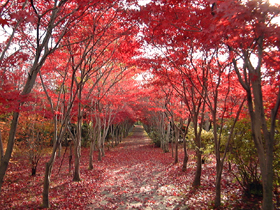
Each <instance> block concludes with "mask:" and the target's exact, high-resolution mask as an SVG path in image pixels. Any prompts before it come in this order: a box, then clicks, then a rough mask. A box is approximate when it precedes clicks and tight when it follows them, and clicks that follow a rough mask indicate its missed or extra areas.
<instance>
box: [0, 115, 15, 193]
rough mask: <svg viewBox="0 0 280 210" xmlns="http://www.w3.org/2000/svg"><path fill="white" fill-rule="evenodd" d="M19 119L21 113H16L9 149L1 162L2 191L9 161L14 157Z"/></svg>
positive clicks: (0, 187)
mask: <svg viewBox="0 0 280 210" xmlns="http://www.w3.org/2000/svg"><path fill="white" fill-rule="evenodd" d="M18 118H19V112H14V113H13V119H12V124H11V127H10V133H9V140H8V145H7V149H6V152H5V155H4V157H3V158H2V160H1V165H0V190H1V189H2V185H3V182H4V177H5V174H6V171H7V168H8V164H9V161H10V159H11V156H12V152H13V148H14V143H15V135H16V130H17V125H18ZM0 192H1V191H0Z"/></svg>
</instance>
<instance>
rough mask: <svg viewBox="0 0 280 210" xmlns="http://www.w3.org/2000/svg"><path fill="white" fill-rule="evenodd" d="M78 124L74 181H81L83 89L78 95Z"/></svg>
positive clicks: (75, 143)
mask: <svg viewBox="0 0 280 210" xmlns="http://www.w3.org/2000/svg"><path fill="white" fill-rule="evenodd" d="M78 99H79V104H78V122H77V133H76V139H75V141H74V146H75V148H74V155H75V169H74V176H73V181H77V182H79V181H81V174H80V158H81V138H82V123H83V111H82V105H81V102H80V101H81V99H82V87H80V89H79V93H78Z"/></svg>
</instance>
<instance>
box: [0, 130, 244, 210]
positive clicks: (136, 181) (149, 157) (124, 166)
mask: <svg viewBox="0 0 280 210" xmlns="http://www.w3.org/2000/svg"><path fill="white" fill-rule="evenodd" d="M189 153H191V151H189ZM88 156H89V149H88V148H82V157H81V176H82V181H80V182H73V181H72V174H69V172H68V161H67V160H64V162H63V164H62V168H61V171H60V173H59V174H57V172H58V168H59V165H60V163H61V161H62V158H58V159H57V160H56V162H55V165H54V170H53V173H52V177H51V186H50V202H51V208H50V209H93V210H101V209H119V210H123V209H145V210H151V209H166V210H169V209H176V210H184V209H212V205H213V200H214V196H215V194H214V192H215V189H214V186H215V185H214V183H215V176H214V174H215V163H214V162H211V163H209V164H205V165H203V170H202V180H201V187H199V188H198V189H196V190H193V189H192V188H191V184H192V181H193V178H194V173H195V158H194V155H193V154H190V157H192V158H190V160H189V163H188V169H187V171H186V172H182V170H181V168H182V164H180V163H179V164H173V158H172V155H171V152H170V153H163V152H162V150H161V149H160V148H155V147H154V146H153V144H152V143H151V140H150V139H149V138H148V137H147V135H146V134H145V133H144V130H143V127H142V126H135V128H134V132H133V135H131V136H129V137H127V138H126V139H124V140H123V142H122V143H121V144H120V145H119V146H117V147H115V148H112V149H110V150H109V151H106V155H105V157H104V158H103V160H102V161H97V154H96V153H95V154H94V160H95V162H94V169H93V170H88V158H89V157H88ZM213 159H214V158H213ZM47 160H48V157H47V156H46V157H44V159H43V161H41V162H40V164H39V166H38V169H37V170H38V172H37V173H38V175H37V176H36V177H31V176H29V173H30V169H29V168H28V164H20V163H16V164H15V163H13V162H12V163H11V164H10V166H9V167H10V170H9V172H8V174H7V176H6V177H5V182H4V185H3V190H2V195H1V197H0V209H3V210H4V209H38V208H39V207H40V205H41V202H42V188H43V175H44V163H45V162H46V161H47ZM179 160H180V161H181V162H182V160H183V151H182V149H181V150H180V151H179ZM14 161H15V162H16V161H23V162H24V161H26V160H25V159H24V158H23V159H17V160H14ZM18 171H20V173H17V172H18ZM224 177H226V179H224V181H223V182H222V184H223V185H222V189H223V191H222V207H221V209H246V207H244V204H243V203H242V201H241V200H242V197H241V196H242V193H241V190H240V187H239V185H238V184H237V183H236V182H232V180H233V178H232V176H231V175H230V174H229V173H225V176H224ZM243 207H244V208H243ZM249 207H250V205H249Z"/></svg>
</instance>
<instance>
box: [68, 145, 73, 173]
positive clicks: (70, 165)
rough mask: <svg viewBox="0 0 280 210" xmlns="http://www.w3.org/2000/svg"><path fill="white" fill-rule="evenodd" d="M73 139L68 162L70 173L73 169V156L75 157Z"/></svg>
mask: <svg viewBox="0 0 280 210" xmlns="http://www.w3.org/2000/svg"><path fill="white" fill-rule="evenodd" d="M72 142H73V140H72V141H70V146H69V164H68V166H69V167H68V169H69V174H70V173H71V170H72V158H73V155H72V154H73V149H72V148H73V143H72Z"/></svg>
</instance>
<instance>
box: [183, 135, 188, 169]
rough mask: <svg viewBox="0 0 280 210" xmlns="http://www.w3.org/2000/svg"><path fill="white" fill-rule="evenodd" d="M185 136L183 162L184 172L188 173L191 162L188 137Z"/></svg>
mask: <svg viewBox="0 0 280 210" xmlns="http://www.w3.org/2000/svg"><path fill="white" fill-rule="evenodd" d="M183 136H184V139H183V144H184V160H183V168H182V171H186V170H187V164H188V160H189V156H188V152H187V141H186V136H185V135H183Z"/></svg>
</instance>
